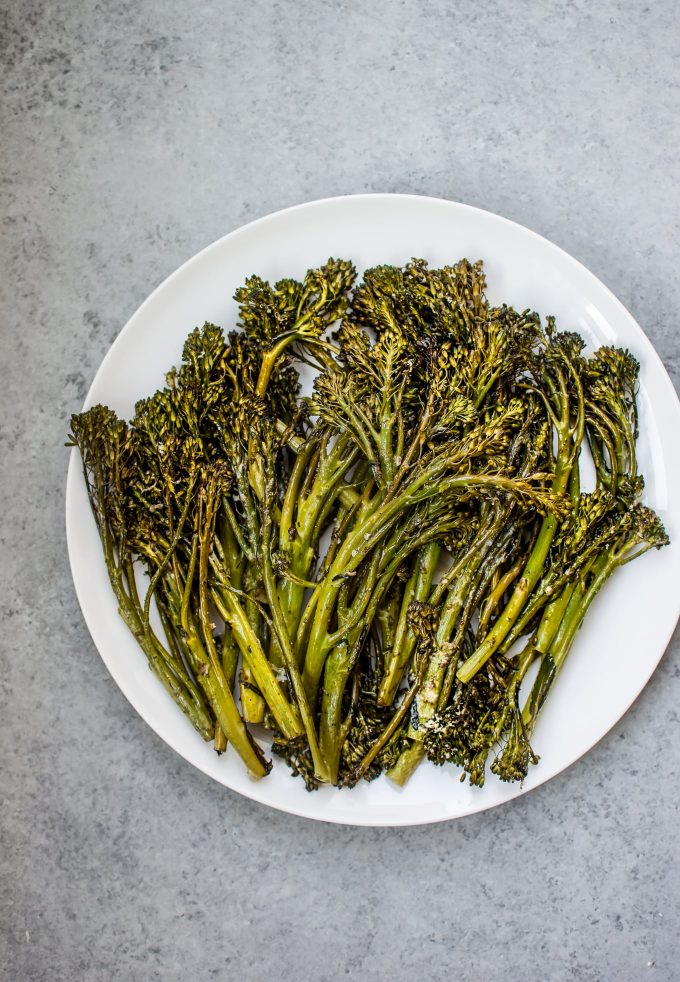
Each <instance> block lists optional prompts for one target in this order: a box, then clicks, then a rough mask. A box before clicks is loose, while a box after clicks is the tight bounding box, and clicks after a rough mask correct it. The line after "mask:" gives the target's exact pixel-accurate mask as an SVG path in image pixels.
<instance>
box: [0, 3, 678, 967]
mask: <svg viewBox="0 0 680 982" xmlns="http://www.w3.org/2000/svg"><path fill="white" fill-rule="evenodd" d="M674 7H675V5H674V4H673V3H671V2H670V0H659V2H657V3H654V4H649V5H648V6H645V5H644V4H643V3H634V2H632V0H628V2H625V0H619V2H614V0H601V2H599V3H589V2H587V0H573V2H568V3H567V2H565V3H552V2H549V0H533V2H528V0H515V2H513V3H506V4H503V3H499V2H488V3H473V2H470V0H459V2H457V3H447V2H444V0H420V2H398V0H373V2H372V3H358V2H355V0H348V2H346V3H335V2H320V0H316V2H300V3H283V2H280V3H267V2H266V0H251V2H250V3H242V4H240V3H234V2H225V3H221V4H220V3H215V2H201V3H198V4H188V3H185V2H182V3H180V2H178V0H163V2H160V0H156V2H153V3H151V2H146V0H137V2H126V0H110V2H107V3H94V2H91V0H82V2H76V0H63V2H54V3H40V2H35V0H26V2H22V3H19V2H17V0H4V2H3V3H2V8H3V11H4V12H3V15H2V20H1V33H2V64H3V68H2V74H1V76H0V77H1V84H2V88H3V90H4V92H3V97H2V107H1V110H0V111H1V113H2V126H1V128H0V154H1V158H2V165H1V175H0V176H1V180H2V188H1V193H2V211H1V217H2V223H3V224H2V239H1V242H0V249H1V256H0V258H1V266H2V284H1V287H0V289H1V290H2V315H1V319H0V331H1V332H2V333H1V339H2V349H1V351H2V353H1V355H0V462H1V466H0V489H1V495H2V507H1V512H0V516H1V517H0V523H1V531H0V615H1V618H2V631H1V633H0V659H1V662H0V687H1V690H0V691H1V692H2V711H1V713H0V832H1V837H2V838H1V851H0V871H1V876H2V879H1V882H0V977H2V978H3V979H9V980H17V982H33V980H43V979H49V980H51V982H62V980H64V982H71V980H88V982H89V980H92V982H100V980H109V979H111V980H114V979H115V980H124V982H133V980H153V979H159V980H160V979H162V980H165V982H170V980H184V979H191V980H196V982H198V980H203V979H213V978H214V979H228V980H233V982H241V980H245V982H264V980H282V982H287V980H308V979H309V980H312V982H335V980H339V979H345V978H350V979H360V980H364V982H383V980H388V979H395V980H402V979H403V980H407V979H408V980H411V979H419V978H425V979H431V980H444V979H446V980H454V979H455V980H457V982H493V980H501V979H502V980H507V979H523V980H526V982H545V980H550V982H553V980H554V982H560V980H571V979H575V980H611V979H617V980H621V982H624V980H625V982H629V980H630V982H636V980H645V979H650V980H651V979H656V980H662V979H663V980H671V979H678V978H680V962H679V960H678V958H679V955H680V951H679V950H678V936H679V935H680V904H679V900H680V883H679V882H678V866H677V863H678V818H679V816H678V778H679V775H678V763H679V760H680V752H679V751H678V740H679V735H680V734H679V731H678V714H677V705H678V697H679V694H680V685H679V681H678V676H679V674H680V646H679V645H678V637H677V636H676V638H675V640H674V642H673V643H672V645H671V648H670V650H669V651H668V653H667V654H666V656H665V658H664V660H663V661H662V663H661V666H660V668H659V670H658V671H657V672H656V674H655V676H654V677H653V679H652V681H651V683H650V685H649V686H648V688H647V689H646V690H645V692H644V693H643V695H642V696H641V697H640V699H639V700H638V701H637V703H636V705H635V706H634V708H633V709H632V710H631V711H630V712H629V713H628V714H627V716H626V717H625V718H624V719H623V720H622V722H621V723H620V724H619V725H618V726H617V727H616V728H615V729H614V731H613V732H612V733H611V734H610V735H609V736H608V737H607V738H606V739H604V740H603V741H602V742H601V744H600V745H599V746H598V747H597V748H596V749H594V750H593V751H592V752H591V753H590V754H588V756H587V757H586V758H585V759H584V760H582V761H581V762H580V763H579V764H577V765H576V766H574V767H572V768H571V769H570V770H569V771H568V772H567V773H565V774H563V775H561V776H560V777H558V778H556V779H555V780H553V781H551V782H550V783H549V784H548V785H546V786H544V787H542V788H540V789H539V790H537V791H535V792H533V793H532V794H530V795H528V796H526V797H524V798H522V799H520V800H518V801H515V802H514V803H512V804H510V805H508V806H506V807H503V808H501V809H499V810H496V811H493V812H490V813H488V814H482V815H477V816H475V817H472V818H468V819H465V820H462V821H457V822H452V823H449V824H447V825H442V826H439V827H428V828H414V829H406V830H400V831H389V830H370V829H369V830H356V829H348V828H336V827H330V826H326V825H321V824H314V823H311V822H306V821H303V820H300V819H297V818H292V817H287V816H285V815H282V814H278V813H275V812H272V811H268V810H266V809H264V808H261V807H259V806H257V805H255V804H252V803H251V802H249V801H246V800H244V799H242V798H240V797H238V796H236V795H235V794H232V793H230V792H228V791H226V790H225V789H223V788H221V787H218V786H216V785H214V784H212V783H211V782H210V781H209V780H208V779H207V778H205V777H203V776H202V775H201V774H199V773H197V772H196V771H194V770H193V769H192V768H191V767H190V766H189V765H188V764H186V763H184V762H183V761H182V760H180V759H179V758H178V757H177V756H176V755H175V754H174V753H173V752H172V751H171V750H170V749H169V748H167V747H166V746H165V745H164V744H162V743H161V742H160V741H159V739H158V738H157V737H156V736H155V735H154V734H153V733H152V732H151V731H150V730H149V729H148V728H147V727H146V726H145V724H144V723H143V722H142V721H141V720H140V719H139V718H138V717H137V716H136V714H135V713H134V711H133V710H132V709H131V708H130V706H128V704H127V703H126V702H125V700H124V698H123V696H122V695H121V694H120V693H119V692H118V690H117V688H116V686H115V685H114V683H113V682H112V680H111V679H110V678H109V676H108V674H107V672H106V670H105V668H104V666H103V664H102V663H101V661H100V660H99V658H98V657H97V653H96V651H95V649H94V647H93V645H92V643H91V641H90V638H89V636H88V633H87V630H86V628H85V625H84V623H83V620H82V618H81V615H80V613H79V610H78V607H77V604H76V600H75V596H74V593H73V589H72V586H71V580H70V576H69V569H68V563H67V556H66V547H65V538H64V528H63V508H64V479H65V472H66V464H67V452H66V450H65V449H64V448H63V441H64V437H65V434H66V430H67V421H68V418H69V415H70V413H71V412H73V411H74V410H77V409H78V408H79V407H80V405H81V402H82V399H83V397H84V395H85V392H86V389H87V387H88V385H89V382H90V380H91V379H92V376H93V374H94V371H95V369H96V367H97V366H98V364H99V362H100V360H101V358H102V356H103V355H104V353H105V351H106V350H107V348H108V346H109V344H110V343H111V341H112V340H113V338H114V337H115V335H116V333H117V332H118V330H119V329H120V327H121V326H122V324H123V323H124V322H125V321H126V319H127V318H128V316H129V315H130V314H131V313H132V312H133V311H134V310H135V308H136V307H137V306H138V304H139V303H140V301H141V300H143V298H144V297H145V296H146V295H147V294H148V293H149V291H150V289H151V288H152V287H153V286H154V285H155V284H157V283H158V282H160V281H161V280H162V279H163V278H164V277H165V276H166V275H167V274H168V273H170V272H171V271H172V270H173V269H174V268H175V267H176V266H177V265H178V264H179V263H181V262H182V261H183V260H184V259H186V258H187V257H189V256H190V255H192V254H193V253H194V252H195V251H197V250H198V249H199V248H201V247H202V246H203V245H205V244H207V243H209V242H210V241H212V240H213V239H215V238H217V237H219V236H220V235H222V234H223V233H225V232H227V231H229V230H230V229H233V228H235V227H237V226H238V225H240V224H241V223H243V222H244V221H247V220H249V219H251V218H254V217H256V216H259V215H263V214H266V213H267V212H269V211H272V210H274V209H277V208H280V207H283V206H285V205H288V204H291V203H294V202H300V201H305V200H309V199H313V198H317V197H321V196H325V195H332V194H338V193H345V192H353V191H365V190H380V191H409V192H419V193H427V194H433V195H441V196H444V197H449V198H453V199H458V200H461V201H465V202H469V203H471V204H475V205H480V206H482V207H484V208H488V209H490V210H492V211H496V212H500V213H501V214H504V215H506V216H508V217H510V218H513V219H515V220H517V221H520V222H522V223H523V224H525V225H528V226H530V227H532V228H534V229H536V230H537V231H539V232H541V233H543V234H544V235H547V236H548V237H550V238H552V239H554V240H555V241H556V242H557V243H558V244H560V245H561V246H563V247H564V248H566V249H567V250H568V251H569V252H571V253H572V254H574V255H575V256H577V257H578V258H579V259H580V260H582V261H583V262H584V263H585V264H586V265H587V266H589V267H590V268H591V269H592V270H593V271H594V272H595V273H596V274H597V275H598V276H600V277H601V278H602V279H603V280H604V282H605V283H607V284H608V285H609V286H610V287H611V288H612V289H613V290H614V292H615V293H617V294H618V296H619V297H620V298H621V299H622V300H623V302H624V303H625V304H626V305H627V306H628V307H629V308H630V309H631V310H632V311H633V313H634V314H635V315H636V317H637V318H638V319H639V321H640V322H641V323H642V324H643V325H644V327H645V329H646V330H647V331H648V333H649V334H650V336H651V337H652V339H653V341H654V343H655V344H656V346H657V348H658V350H659V352H660V354H661V356H662V358H663V359H664V361H665V363H666V366H667V367H668V369H669V371H670V373H671V375H672V377H673V379H674V381H675V383H676V385H677V383H678V380H679V378H680V375H679V372H680V337H679V335H678V313H677V312H678V310H679V309H680V278H679V277H678V257H679V251H678V247H679V245H680V231H679V223H678V215H679V212H678V206H679V205H680V194H679V191H678V182H677V178H678V172H677V163H678V161H677V152H678V146H680V125H679V120H680V71H679V66H678V54H677V20H676V13H675V9H674Z"/></svg>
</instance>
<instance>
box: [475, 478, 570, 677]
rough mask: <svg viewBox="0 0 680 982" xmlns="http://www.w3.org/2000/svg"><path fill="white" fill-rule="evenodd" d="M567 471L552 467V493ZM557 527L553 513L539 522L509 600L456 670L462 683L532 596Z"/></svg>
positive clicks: (560, 488)
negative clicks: (491, 625) (537, 529)
mask: <svg viewBox="0 0 680 982" xmlns="http://www.w3.org/2000/svg"><path fill="white" fill-rule="evenodd" d="M570 472H571V466H567V467H565V466H564V465H563V463H562V462H561V461H560V460H559V459H558V461H557V466H556V468H555V477H554V479H553V482H552V488H553V491H556V492H558V493H561V492H563V491H564V490H565V489H566V487H567V484H568V482H569V475H570ZM557 526H558V520H557V517H556V516H555V515H554V514H553V513H550V514H548V515H546V516H545V518H544V519H543V521H542V522H541V528H540V531H539V533H538V537H537V539H536V542H535V544H534V547H533V549H532V550H531V554H530V556H529V558H528V559H527V561H526V564H525V566H524V569H523V570H522V575H521V576H520V578H519V580H518V581H517V584H516V586H515V589H514V590H513V593H512V596H511V597H510V600H509V601H508V603H507V604H506V606H505V608H504V609H503V612H502V613H501V614H500V615H499V617H498V618H497V619H496V622H495V623H494V625H493V627H492V628H491V630H490V631H489V633H488V634H487V636H486V637H485V638H484V640H483V641H482V643H481V644H480V645H479V646H478V647H477V649H476V650H475V651H474V652H473V653H472V654H471V655H470V657H469V658H468V659H467V660H466V661H464V662H463V664H462V665H461V666H460V668H459V669H458V673H457V674H458V678H459V680H460V681H461V682H469V681H470V679H471V678H472V677H473V676H474V675H476V673H477V672H478V671H479V669H480V668H481V667H482V665H484V664H485V662H487V661H488V659H489V658H490V657H491V655H492V654H493V653H494V652H495V651H497V650H498V647H499V646H500V644H501V643H502V642H503V640H504V639H505V637H506V635H507V634H508V633H509V631H510V630H511V629H512V627H513V625H514V623H515V621H516V620H517V618H518V617H519V616H520V614H521V613H522V610H523V608H524V605H525V604H526V602H527V600H528V598H529V597H530V595H531V591H532V590H533V589H534V587H535V586H536V584H537V583H538V581H539V579H540V578H541V575H542V573H543V569H544V567H545V561H546V559H547V558H548V553H549V551H550V545H551V543H552V540H553V539H554V537H555V532H556V531H557Z"/></svg>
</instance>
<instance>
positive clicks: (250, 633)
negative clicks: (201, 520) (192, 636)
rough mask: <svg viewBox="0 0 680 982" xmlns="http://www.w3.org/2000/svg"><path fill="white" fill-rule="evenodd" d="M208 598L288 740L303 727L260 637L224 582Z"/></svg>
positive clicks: (299, 733) (293, 737)
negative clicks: (224, 623) (227, 627)
mask: <svg viewBox="0 0 680 982" xmlns="http://www.w3.org/2000/svg"><path fill="white" fill-rule="evenodd" d="M212 599H213V601H214V603H215V606H216V607H217V610H218V611H219V614H220V616H221V617H222V618H224V620H225V622H226V623H227V624H228V625H229V627H230V628H231V631H232V632H233V636H234V639H235V641H236V643H237V645H238V646H239V648H240V650H241V654H242V656H243V661H244V664H245V665H246V666H247V668H249V669H250V672H251V674H252V677H253V680H254V683H255V685H257V687H258V689H259V690H260V692H261V693H262V696H263V697H264V701H265V702H266V703H267V705H268V706H269V709H270V710H271V713H272V716H273V717H274V719H275V720H276V723H277V726H278V727H279V729H280V730H281V732H282V733H283V735H284V737H285V738H286V739H287V740H292V739H295V737H298V736H301V735H302V733H303V732H304V731H303V728H302V725H301V722H300V718H299V716H298V713H297V711H296V710H295V708H294V707H293V706H291V704H290V703H289V702H288V700H287V699H286V697H285V695H284V694H283V691H282V689H281V685H280V683H279V682H278V680H277V678H276V675H275V674H274V669H273V668H272V666H271V664H270V662H269V661H268V660H267V657H266V655H265V653H264V651H263V650H262V645H261V643H260V640H259V638H258V636H257V634H256V633H255V631H254V630H253V627H252V625H251V624H250V622H249V620H248V618H247V616H246V614H245V611H244V610H243V608H242V607H241V604H240V603H239V602H238V600H237V598H236V597H235V596H234V594H233V593H232V592H231V591H230V590H229V588H228V587H225V586H220V587H217V588H215V589H214V590H213V593H212Z"/></svg>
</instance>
